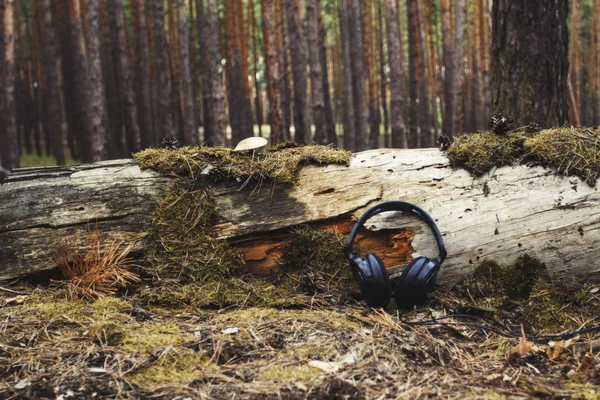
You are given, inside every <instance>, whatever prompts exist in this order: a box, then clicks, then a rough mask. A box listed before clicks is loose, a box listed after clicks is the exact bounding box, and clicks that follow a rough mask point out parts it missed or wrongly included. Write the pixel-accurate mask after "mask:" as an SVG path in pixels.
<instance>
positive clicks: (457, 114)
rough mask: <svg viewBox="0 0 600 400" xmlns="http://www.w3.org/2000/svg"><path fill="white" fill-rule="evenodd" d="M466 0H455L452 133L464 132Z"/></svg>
mask: <svg viewBox="0 0 600 400" xmlns="http://www.w3.org/2000/svg"><path fill="white" fill-rule="evenodd" d="M466 17H467V9H466V0H456V7H455V9H454V71H455V74H454V79H455V81H456V89H455V93H456V97H455V98H456V102H455V104H454V131H455V132H457V133H460V132H462V131H463V130H464V127H463V124H464V118H465V107H464V99H465V96H466V94H467V93H466V88H465V79H464V75H465V62H464V59H465V43H464V42H465V28H466Z"/></svg>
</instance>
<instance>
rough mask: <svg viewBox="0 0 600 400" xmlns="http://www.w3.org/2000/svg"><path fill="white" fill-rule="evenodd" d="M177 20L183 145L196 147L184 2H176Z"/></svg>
mask: <svg viewBox="0 0 600 400" xmlns="http://www.w3.org/2000/svg"><path fill="white" fill-rule="evenodd" d="M177 20H178V23H179V58H180V64H179V68H180V71H179V76H180V77H181V89H182V91H183V121H182V124H183V132H184V135H183V136H184V143H185V144H187V145H189V146H197V145H198V143H199V137H198V129H197V128H196V114H195V112H194V111H195V110H194V94H193V91H192V86H193V83H192V75H191V73H190V54H189V47H188V46H189V33H188V28H187V18H186V13H185V0H178V2H177Z"/></svg>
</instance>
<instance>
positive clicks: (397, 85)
mask: <svg viewBox="0 0 600 400" xmlns="http://www.w3.org/2000/svg"><path fill="white" fill-rule="evenodd" d="M396 7H397V5H396V1H395V0H385V11H386V12H385V16H386V28H387V42H388V59H389V67H390V93H391V104H390V116H391V125H392V147H396V148H400V147H404V148H406V147H407V146H408V138H407V136H406V125H405V123H404V107H405V101H404V78H403V76H402V75H403V71H402V62H400V58H401V57H402V50H401V48H400V28H399V26H398V9H397V8H396Z"/></svg>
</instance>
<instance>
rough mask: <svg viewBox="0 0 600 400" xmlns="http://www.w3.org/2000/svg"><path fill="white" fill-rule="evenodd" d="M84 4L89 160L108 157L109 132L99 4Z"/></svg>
mask: <svg viewBox="0 0 600 400" xmlns="http://www.w3.org/2000/svg"><path fill="white" fill-rule="evenodd" d="M86 5H87V9H86V10H87V12H86V15H87V20H86V21H87V36H86V37H87V57H88V66H89V70H88V71H89V83H88V87H89V90H90V103H89V104H86V105H85V107H87V109H88V113H89V114H90V116H89V118H90V122H91V131H90V140H91V149H90V150H91V153H90V154H91V161H102V160H106V159H107V158H108V137H109V132H108V115H107V113H106V96H105V92H104V79H103V76H102V59H101V55H100V54H101V51H100V35H101V33H100V4H99V0H87V1H86Z"/></svg>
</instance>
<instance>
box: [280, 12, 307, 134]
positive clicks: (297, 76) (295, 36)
mask: <svg viewBox="0 0 600 400" xmlns="http://www.w3.org/2000/svg"><path fill="white" fill-rule="evenodd" d="M286 7H287V10H286V11H287V22H288V23H287V28H288V36H289V38H290V55H291V58H292V77H293V80H294V129H295V132H296V133H295V136H294V139H295V140H296V142H298V143H310V141H311V132H310V127H309V126H308V120H307V119H308V113H309V110H308V102H307V98H306V96H307V90H308V89H307V88H308V80H307V76H306V61H307V60H306V40H305V36H304V28H303V26H302V17H301V15H300V0H286Z"/></svg>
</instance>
